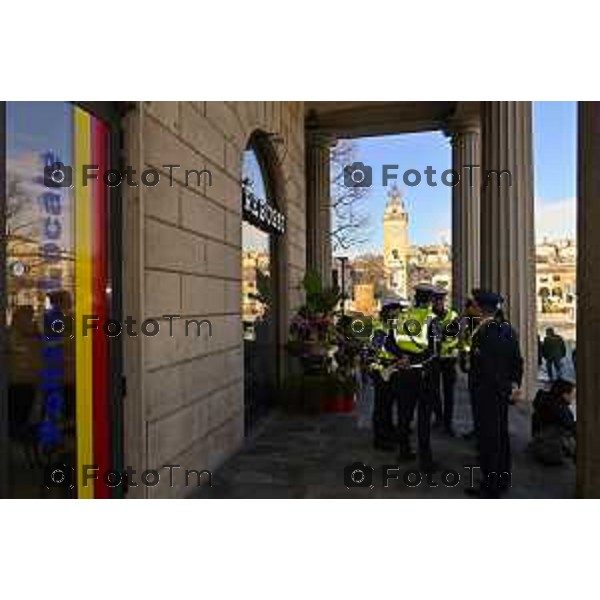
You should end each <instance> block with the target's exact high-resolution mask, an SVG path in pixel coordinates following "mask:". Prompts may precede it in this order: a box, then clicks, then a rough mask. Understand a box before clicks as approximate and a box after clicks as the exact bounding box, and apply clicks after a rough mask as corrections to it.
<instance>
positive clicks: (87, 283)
mask: <svg viewBox="0 0 600 600" xmlns="http://www.w3.org/2000/svg"><path fill="white" fill-rule="evenodd" d="M74 121H75V122H74V150H75V159H74V164H73V180H74V184H75V188H74V189H75V202H74V204H75V323H74V333H75V365H76V379H75V381H76V383H75V394H76V404H75V405H76V411H77V412H76V415H77V475H76V478H77V496H78V497H79V498H93V497H94V485H93V480H90V481H88V482H87V483H86V484H85V486H84V481H83V479H84V475H85V473H84V466H85V465H92V464H93V462H94V448H93V437H92V435H93V434H92V427H93V418H92V417H93V412H92V390H93V387H92V336H91V332H88V335H87V336H85V337H84V336H83V335H82V328H81V323H82V315H91V314H92V219H91V217H92V211H91V204H92V202H91V201H92V198H91V190H90V187H89V185H88V186H86V187H84V186H83V185H82V173H83V165H89V164H91V162H92V161H91V159H92V148H91V118H90V115H89V114H87V113H86V112H84V111H83V110H81V109H80V108H77V107H75V108H74Z"/></svg>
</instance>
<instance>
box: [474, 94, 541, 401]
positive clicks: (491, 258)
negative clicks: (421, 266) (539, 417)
mask: <svg viewBox="0 0 600 600" xmlns="http://www.w3.org/2000/svg"><path fill="white" fill-rule="evenodd" d="M531 113H532V107H531V102H482V103H481V126H482V161H481V162H482V170H481V287H482V288H485V289H490V290H493V291H495V292H499V293H501V294H502V295H503V296H504V298H505V312H506V318H507V319H508V320H509V321H510V322H511V324H512V325H513V326H514V328H515V329H516V330H517V332H518V335H519V340H520V344H521V351H522V353H523V358H524V359H525V377H524V380H523V387H524V391H525V393H526V394H528V397H530V396H531V394H532V393H533V391H534V389H535V385H536V382H537V337H536V335H537V331H536V307H535V232H534V201H533V148H532V114H531Z"/></svg>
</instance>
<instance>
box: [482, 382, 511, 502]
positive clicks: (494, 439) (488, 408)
mask: <svg viewBox="0 0 600 600" xmlns="http://www.w3.org/2000/svg"><path fill="white" fill-rule="evenodd" d="M473 391H474V394H475V399H476V402H478V405H479V407H480V410H479V432H480V435H479V461H480V467H481V477H482V479H481V483H482V487H483V488H484V489H485V490H486V491H488V492H489V493H490V494H492V495H496V494H497V493H499V492H501V491H503V490H505V489H506V488H507V487H509V486H510V484H511V454H510V438H509V435H508V406H509V398H510V392H506V391H500V390H497V389H494V388H492V387H491V386H489V387H488V386H475V387H474V390H473Z"/></svg>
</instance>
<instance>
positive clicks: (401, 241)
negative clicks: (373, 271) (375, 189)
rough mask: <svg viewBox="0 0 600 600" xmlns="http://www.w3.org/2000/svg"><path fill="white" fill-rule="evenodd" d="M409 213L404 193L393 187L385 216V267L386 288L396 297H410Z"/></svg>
mask: <svg viewBox="0 0 600 600" xmlns="http://www.w3.org/2000/svg"><path fill="white" fill-rule="evenodd" d="M409 250H410V245H409V241H408V212H407V211H406V207H405V205H404V200H403V198H402V193H401V192H400V190H399V189H398V187H397V186H394V187H392V189H391V190H390V192H389V198H388V201H387V204H386V206H385V212H384V214H383V265H384V267H385V272H386V284H387V285H386V287H387V289H388V291H389V292H390V293H391V294H392V295H394V296H400V297H402V298H407V297H408V254H409Z"/></svg>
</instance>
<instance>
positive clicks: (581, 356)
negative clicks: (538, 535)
mask: <svg viewBox="0 0 600 600" xmlns="http://www.w3.org/2000/svg"><path fill="white" fill-rule="evenodd" d="M578 146H579V147H578V163H577V168H578V182H577V183H578V185H577V494H578V495H579V496H581V497H585V498H600V435H598V431H600V429H599V428H600V377H599V376H598V361H599V358H598V357H600V268H599V267H598V266H599V265H600V238H599V236H598V223H600V202H599V200H600V102H580V103H579V138H578Z"/></svg>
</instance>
